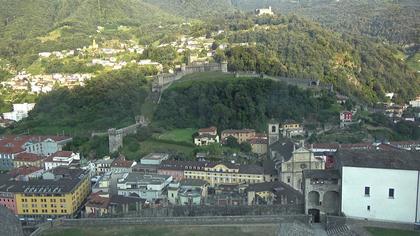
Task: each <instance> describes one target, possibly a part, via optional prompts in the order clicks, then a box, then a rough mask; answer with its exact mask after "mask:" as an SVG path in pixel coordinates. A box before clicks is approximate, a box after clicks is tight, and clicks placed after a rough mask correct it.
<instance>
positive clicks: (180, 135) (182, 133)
mask: <svg viewBox="0 0 420 236" xmlns="http://www.w3.org/2000/svg"><path fill="white" fill-rule="evenodd" d="M195 132H197V130H196V129H193V128H187V129H174V130H171V131H167V132H165V133H163V134H160V135H158V137H157V138H158V139H162V140H169V141H176V142H186V143H192V142H193V138H192V136H193V134H194V133H195Z"/></svg>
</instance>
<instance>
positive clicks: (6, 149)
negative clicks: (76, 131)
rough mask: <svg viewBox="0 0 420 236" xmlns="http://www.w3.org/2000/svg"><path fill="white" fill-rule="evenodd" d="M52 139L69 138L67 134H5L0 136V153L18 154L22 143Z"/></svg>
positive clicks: (57, 140)
mask: <svg viewBox="0 0 420 236" xmlns="http://www.w3.org/2000/svg"><path fill="white" fill-rule="evenodd" d="M46 139H52V140H54V141H55V142H60V141H64V140H68V139H71V137H68V136H35V135H5V136H0V153H5V154H18V153H21V152H24V151H25V149H23V145H24V144H25V143H27V142H41V141H43V140H46Z"/></svg>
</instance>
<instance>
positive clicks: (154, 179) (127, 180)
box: [117, 172, 173, 202]
mask: <svg viewBox="0 0 420 236" xmlns="http://www.w3.org/2000/svg"><path fill="white" fill-rule="evenodd" d="M172 179H173V178H172V176H169V175H144V174H141V173H135V172H132V173H126V174H124V175H123V177H122V178H121V179H118V182H117V191H118V195H122V196H126V197H128V196H136V197H139V198H141V199H145V200H147V201H149V202H155V201H156V200H161V199H165V198H166V194H165V191H166V188H167V187H168V185H169V183H170V182H172Z"/></svg>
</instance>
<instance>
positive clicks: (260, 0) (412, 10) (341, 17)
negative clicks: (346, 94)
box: [232, 0, 420, 44]
mask: <svg viewBox="0 0 420 236" xmlns="http://www.w3.org/2000/svg"><path fill="white" fill-rule="evenodd" d="M232 3H233V5H234V6H235V7H237V8H238V9H241V10H244V11H253V10H254V9H256V8H261V7H268V6H272V7H273V9H274V11H275V12H277V13H281V14H289V13H293V14H297V15H299V16H304V17H307V18H310V19H313V20H315V21H318V22H319V23H321V24H322V25H323V26H326V27H329V28H331V29H333V30H335V31H340V32H346V33H352V34H357V35H360V34H363V35H368V36H373V37H380V38H382V39H386V40H388V41H390V42H395V43H400V44H410V43H417V44H418V43H420V41H419V40H420V37H419V34H420V28H419V27H418V22H420V15H419V14H418V12H419V11H420V4H419V3H418V1H417V0H340V1H336V0H300V1H292V0H232Z"/></svg>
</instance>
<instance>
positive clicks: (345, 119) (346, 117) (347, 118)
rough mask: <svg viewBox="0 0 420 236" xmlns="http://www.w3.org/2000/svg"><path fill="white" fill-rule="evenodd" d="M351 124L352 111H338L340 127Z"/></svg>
mask: <svg viewBox="0 0 420 236" xmlns="http://www.w3.org/2000/svg"><path fill="white" fill-rule="evenodd" d="M351 124H353V112H351V111H343V112H340V127H341V128H344V127H346V126H348V125H351Z"/></svg>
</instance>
